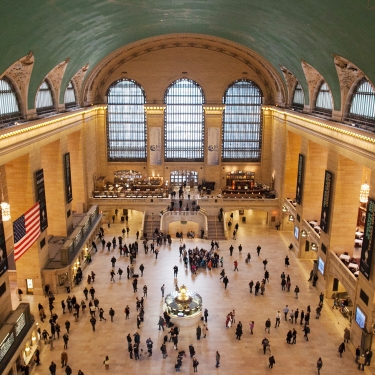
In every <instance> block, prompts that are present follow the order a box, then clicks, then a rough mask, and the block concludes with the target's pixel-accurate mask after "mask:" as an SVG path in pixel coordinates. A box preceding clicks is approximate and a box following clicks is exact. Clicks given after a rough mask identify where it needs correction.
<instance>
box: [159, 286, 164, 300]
mask: <svg viewBox="0 0 375 375" xmlns="http://www.w3.org/2000/svg"><path fill="white" fill-rule="evenodd" d="M160 290H161V298H164V291H165V286H164V284H163V285H162V286H161V288H160Z"/></svg>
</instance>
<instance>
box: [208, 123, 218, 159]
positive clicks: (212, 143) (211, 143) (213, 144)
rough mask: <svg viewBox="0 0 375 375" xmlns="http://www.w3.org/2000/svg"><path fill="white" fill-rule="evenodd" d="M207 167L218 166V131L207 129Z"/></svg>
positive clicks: (216, 129)
mask: <svg viewBox="0 0 375 375" xmlns="http://www.w3.org/2000/svg"><path fill="white" fill-rule="evenodd" d="M207 144H208V153H207V165H219V144H220V129H219V128H208V139H207Z"/></svg>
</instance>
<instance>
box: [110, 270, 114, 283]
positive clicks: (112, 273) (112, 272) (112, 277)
mask: <svg viewBox="0 0 375 375" xmlns="http://www.w3.org/2000/svg"><path fill="white" fill-rule="evenodd" d="M110 275H111V280H110V281H113V282H115V271H113V270H111V272H110Z"/></svg>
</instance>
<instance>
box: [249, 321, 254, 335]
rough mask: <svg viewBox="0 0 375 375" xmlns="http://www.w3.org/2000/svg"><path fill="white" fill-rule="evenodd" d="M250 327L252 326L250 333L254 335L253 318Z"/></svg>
mask: <svg viewBox="0 0 375 375" xmlns="http://www.w3.org/2000/svg"><path fill="white" fill-rule="evenodd" d="M249 328H250V334H251V335H253V334H254V321H253V320H250V323H249Z"/></svg>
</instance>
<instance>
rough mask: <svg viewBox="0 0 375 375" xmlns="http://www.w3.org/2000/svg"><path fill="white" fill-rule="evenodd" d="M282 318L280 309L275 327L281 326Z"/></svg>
mask: <svg viewBox="0 0 375 375" xmlns="http://www.w3.org/2000/svg"><path fill="white" fill-rule="evenodd" d="M280 320H281V314H280V311H278V312H277V313H276V322H275V328H276V327H279V326H280Z"/></svg>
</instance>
